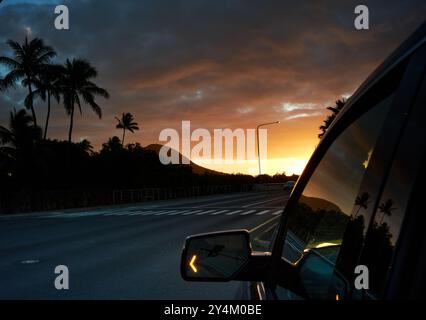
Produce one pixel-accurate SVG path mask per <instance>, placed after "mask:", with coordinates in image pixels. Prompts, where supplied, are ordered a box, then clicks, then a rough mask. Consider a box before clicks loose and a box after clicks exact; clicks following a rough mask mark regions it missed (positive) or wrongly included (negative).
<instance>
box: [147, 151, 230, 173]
mask: <svg viewBox="0 0 426 320" xmlns="http://www.w3.org/2000/svg"><path fill="white" fill-rule="evenodd" d="M161 147H163V145H161V144H158V143H154V144H150V145H148V146H146V147H145V148H144V149H146V150H151V151H154V152H156V153H157V154H159V153H160V149H161ZM178 153H179V162H180V163H182V159H184V158H185V157H184V156H183V155H182V154H181V153H180V152H178ZM189 166H191V168H192V172H194V173H196V174H199V175H203V174H225V173H223V172H219V171H215V170H211V169H207V168H204V167H202V166H199V165H198V164H196V163H194V162H192V161H190V163H189Z"/></svg>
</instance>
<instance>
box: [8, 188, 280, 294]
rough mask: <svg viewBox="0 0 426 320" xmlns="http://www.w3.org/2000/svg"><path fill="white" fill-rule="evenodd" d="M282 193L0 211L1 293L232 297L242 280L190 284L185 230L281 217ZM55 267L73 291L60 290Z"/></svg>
mask: <svg viewBox="0 0 426 320" xmlns="http://www.w3.org/2000/svg"><path fill="white" fill-rule="evenodd" d="M287 198H288V195H287V194H286V193H285V192H283V191H268V192H250V193H235V194H226V195H215V196H206V197H197V198H188V199H179V200H167V201H156V202H149V203H142V204H131V205H126V206H116V207H108V208H105V207H102V208H93V209H84V210H83V209H80V210H77V209H75V210H64V211H60V212H58V211H57V212H46V213H37V214H31V215H18V216H3V217H1V216H0V299H16V298H19V299H233V298H235V294H236V292H237V289H238V287H239V283H238V282H228V283H194V282H185V281H183V280H182V279H181V277H180V274H179V262H180V254H181V249H182V245H183V241H184V239H185V237H186V236H188V235H191V234H196V233H203V232H211V231H220V230H229V229H240V228H244V229H248V230H252V229H253V228H255V227H257V226H259V225H262V224H263V223H264V222H265V221H268V220H270V219H272V218H273V217H277V216H278V215H279V214H280V213H281V210H282V208H283V207H284V205H285V203H286V200H287ZM57 265H66V266H67V267H68V269H69V290H57V289H56V288H55V286H54V280H55V278H56V277H57V274H55V273H54V269H55V267H56V266H57Z"/></svg>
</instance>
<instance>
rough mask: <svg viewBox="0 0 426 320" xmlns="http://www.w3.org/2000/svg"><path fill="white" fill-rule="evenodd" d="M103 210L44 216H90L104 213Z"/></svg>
mask: <svg viewBox="0 0 426 320" xmlns="http://www.w3.org/2000/svg"><path fill="white" fill-rule="evenodd" d="M104 213H105V211H101V212H76V213H65V214H61V215H55V216H51V217H46V218H79V217H91V216H99V215H102V214H104Z"/></svg>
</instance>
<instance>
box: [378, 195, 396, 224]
mask: <svg viewBox="0 0 426 320" xmlns="http://www.w3.org/2000/svg"><path fill="white" fill-rule="evenodd" d="M393 205H394V202H393V200H392V199H388V200H386V201H385V202H383V203H381V204H380V205H379V211H380V212H382V213H383V215H382V219H381V220H380V224H383V219H384V217H385V216H388V217H390V216H391V215H392V211H393V210H395V209H396V208H394V207H393Z"/></svg>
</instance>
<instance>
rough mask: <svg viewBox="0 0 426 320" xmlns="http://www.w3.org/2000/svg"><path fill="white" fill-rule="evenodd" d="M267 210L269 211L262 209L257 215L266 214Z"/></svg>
mask: <svg viewBox="0 0 426 320" xmlns="http://www.w3.org/2000/svg"><path fill="white" fill-rule="evenodd" d="M267 212H269V210H263V211H260V212H258V213H256V215H257V216H260V215H262V214H265V213H267Z"/></svg>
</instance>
